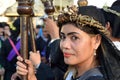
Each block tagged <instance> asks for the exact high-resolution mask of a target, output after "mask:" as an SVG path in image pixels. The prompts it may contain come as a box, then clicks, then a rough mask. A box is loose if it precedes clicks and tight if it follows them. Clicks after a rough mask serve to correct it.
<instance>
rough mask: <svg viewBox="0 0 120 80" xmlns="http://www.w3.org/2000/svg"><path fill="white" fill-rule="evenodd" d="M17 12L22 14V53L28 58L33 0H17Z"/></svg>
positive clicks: (24, 79)
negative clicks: (29, 27)
mask: <svg viewBox="0 0 120 80" xmlns="http://www.w3.org/2000/svg"><path fill="white" fill-rule="evenodd" d="M17 1H18V7H17V12H18V14H19V15H20V33H21V52H20V53H21V55H22V57H23V59H28V26H29V25H30V24H29V23H30V16H31V15H33V4H34V1H33V0H17ZM27 77H28V76H23V77H22V78H23V79H22V80H27Z"/></svg>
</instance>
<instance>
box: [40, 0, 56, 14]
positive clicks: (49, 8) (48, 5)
mask: <svg viewBox="0 0 120 80" xmlns="http://www.w3.org/2000/svg"><path fill="white" fill-rule="evenodd" d="M41 1H42V3H43V4H44V7H45V9H44V11H45V13H46V14H48V15H52V14H53V13H54V12H55V8H54V6H53V0H41Z"/></svg>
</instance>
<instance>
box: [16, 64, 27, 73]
mask: <svg viewBox="0 0 120 80" xmlns="http://www.w3.org/2000/svg"><path fill="white" fill-rule="evenodd" d="M16 71H17V74H20V75H26V74H27V73H28V70H27V69H25V68H22V67H20V66H17V67H16Z"/></svg>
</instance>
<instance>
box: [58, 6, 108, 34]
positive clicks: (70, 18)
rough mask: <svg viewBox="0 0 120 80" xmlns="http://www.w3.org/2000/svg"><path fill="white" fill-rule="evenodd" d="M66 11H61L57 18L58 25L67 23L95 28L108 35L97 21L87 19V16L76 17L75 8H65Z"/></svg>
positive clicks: (90, 18)
mask: <svg viewBox="0 0 120 80" xmlns="http://www.w3.org/2000/svg"><path fill="white" fill-rule="evenodd" d="M67 9H68V10H67ZM67 9H66V11H63V12H62V13H61V14H60V15H59V17H58V25H59V24H60V25H61V24H63V23H67V22H75V23H76V24H78V25H82V27H83V26H84V25H89V26H90V27H91V28H92V27H95V28H97V29H98V30H99V31H100V32H102V33H104V34H105V35H107V34H108V32H107V29H106V28H105V27H104V26H102V24H101V23H99V22H98V21H96V20H94V19H93V18H92V17H89V16H87V15H81V14H79V15H78V11H77V10H78V9H77V7H76V8H75V6H73V7H67Z"/></svg>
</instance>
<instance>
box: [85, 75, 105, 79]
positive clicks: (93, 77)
mask: <svg viewBox="0 0 120 80" xmlns="http://www.w3.org/2000/svg"><path fill="white" fill-rule="evenodd" d="M86 80H105V79H104V77H102V76H90V77H88V78H87V79H86Z"/></svg>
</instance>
